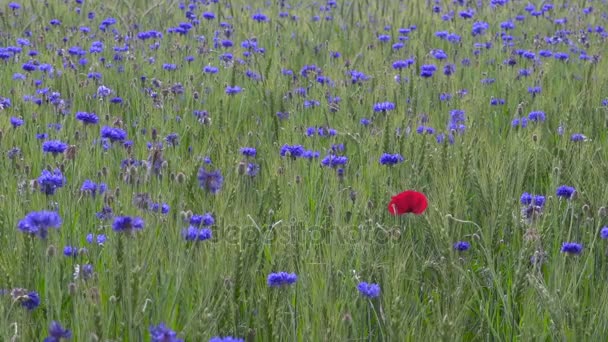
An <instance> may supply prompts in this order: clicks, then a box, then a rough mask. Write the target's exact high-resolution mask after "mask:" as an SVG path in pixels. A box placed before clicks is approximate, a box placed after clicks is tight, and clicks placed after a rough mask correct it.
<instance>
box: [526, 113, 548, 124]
mask: <svg viewBox="0 0 608 342" xmlns="http://www.w3.org/2000/svg"><path fill="white" fill-rule="evenodd" d="M528 120H530V121H534V122H543V121H545V112H542V111H532V112H530V114H528Z"/></svg>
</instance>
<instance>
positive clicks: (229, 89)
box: [226, 86, 243, 95]
mask: <svg viewBox="0 0 608 342" xmlns="http://www.w3.org/2000/svg"><path fill="white" fill-rule="evenodd" d="M241 91H243V89H242V88H241V87H239V86H233V87H231V86H226V94H228V95H235V94H238V93H240V92H241Z"/></svg>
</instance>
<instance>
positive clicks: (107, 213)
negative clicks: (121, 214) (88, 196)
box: [95, 206, 114, 221]
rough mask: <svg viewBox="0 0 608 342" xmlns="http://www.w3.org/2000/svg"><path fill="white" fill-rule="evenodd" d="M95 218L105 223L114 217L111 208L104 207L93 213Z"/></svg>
mask: <svg viewBox="0 0 608 342" xmlns="http://www.w3.org/2000/svg"><path fill="white" fill-rule="evenodd" d="M95 216H96V217H97V218H98V219H100V220H102V221H106V220H109V219H111V218H112V217H113V216H114V212H113V211H112V208H111V207H109V206H104V207H103V208H101V211H99V212H97V213H95Z"/></svg>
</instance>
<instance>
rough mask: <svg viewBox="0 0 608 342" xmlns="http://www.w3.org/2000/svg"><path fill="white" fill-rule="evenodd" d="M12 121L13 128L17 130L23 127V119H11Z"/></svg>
mask: <svg viewBox="0 0 608 342" xmlns="http://www.w3.org/2000/svg"><path fill="white" fill-rule="evenodd" d="M10 121H11V125H12V126H13V128H17V127H19V126H21V125H23V119H22V118H16V117H11V120H10Z"/></svg>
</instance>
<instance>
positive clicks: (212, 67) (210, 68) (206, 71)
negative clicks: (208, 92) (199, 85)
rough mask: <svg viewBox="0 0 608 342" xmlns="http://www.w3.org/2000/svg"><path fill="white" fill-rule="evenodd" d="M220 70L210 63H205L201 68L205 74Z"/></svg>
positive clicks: (215, 72)
mask: <svg viewBox="0 0 608 342" xmlns="http://www.w3.org/2000/svg"><path fill="white" fill-rule="evenodd" d="M219 71H220V69H219V68H217V67H214V66H211V65H207V66H205V67H204V68H203V72H204V73H206V74H217V73H218V72H219Z"/></svg>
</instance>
